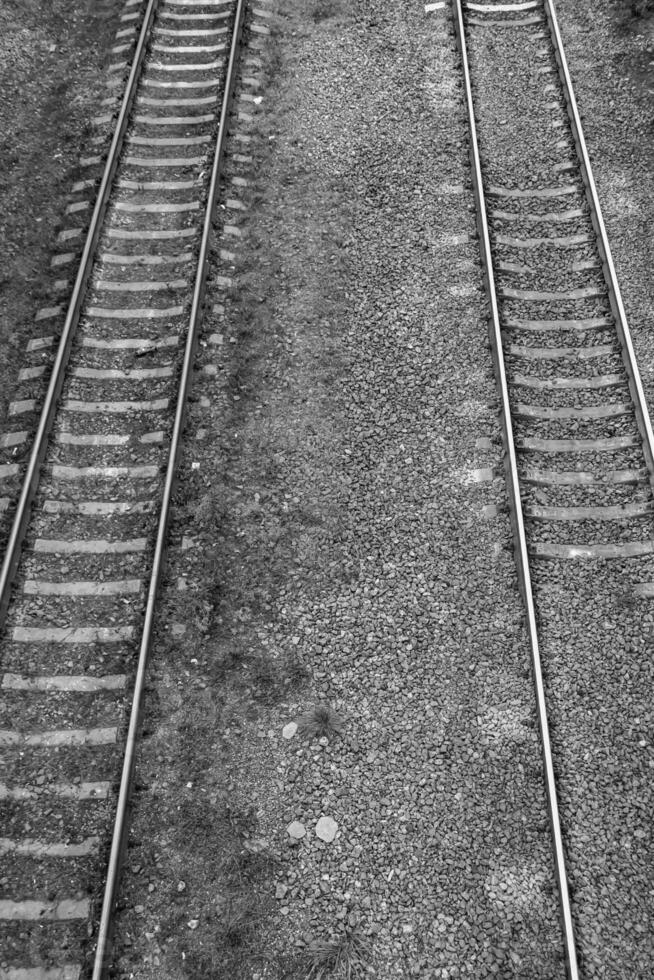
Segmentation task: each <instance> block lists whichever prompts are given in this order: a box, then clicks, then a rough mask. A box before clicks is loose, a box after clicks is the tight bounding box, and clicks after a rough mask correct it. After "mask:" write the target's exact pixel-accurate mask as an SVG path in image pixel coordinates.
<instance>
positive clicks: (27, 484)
mask: <svg viewBox="0 0 654 980" xmlns="http://www.w3.org/2000/svg"><path fill="white" fill-rule="evenodd" d="M158 3H159V0H148V5H147V7H146V10H145V14H144V16H143V22H142V24H141V30H140V33H139V38H138V41H137V44H136V50H135V52H134V58H133V59H132V67H131V69H130V73H129V77H128V79H127V85H126V88H125V93H124V95H123V101H122V103H121V107H120V111H119V113H118V119H117V120H116V126H115V128H114V134H113V138H112V140H111V146H110V147H109V152H108V155H107V160H106V162H105V166H104V172H103V174H102V179H101V181H100V186H99V188H98V194H97V197H96V201H95V207H94V209H93V215H92V217H91V222H90V224H89V230H88V232H87V235H86V241H85V242H84V249H83V251H82V257H81V259H80V265H79V268H78V271H77V276H76V279H75V285H74V287H73V292H72V295H71V297H70V302H69V304H68V310H67V312H66V319H65V321H64V326H63V330H62V334H61V339H60V341H59V346H58V348H57V354H56V357H55V361H54V364H53V367H52V372H51V375H50V382H49V384H48V390H47V392H46V395H45V400H44V402H43V408H42V409H41V416H40V418H39V424H38V428H37V431H36V435H35V437H34V443H33V446H32V452H31V454H30V459H29V462H28V464H27V470H26V472H25V477H24V480H23V485H22V490H21V495H20V498H19V500H18V504H17V507H16V513H15V514H14V519H13V523H12V527H11V532H10V534H9V539H8V542H7V547H6V550H5V554H4V558H3V562H2V569H1V570H0V626H1V625H2V623H3V622H4V619H5V617H6V614H7V608H8V606H9V602H10V599H11V590H12V585H13V581H14V578H15V575H16V570H17V568H18V564H19V562H20V556H21V551H22V546H23V540H24V538H25V533H26V531H27V526H28V524H29V521H30V516H31V512H32V506H33V504H34V498H35V496H36V491H37V489H38V486H39V480H40V477H41V467H42V466H43V461H44V459H45V455H46V452H47V448H48V440H49V438H50V433H51V431H52V424H53V421H54V417H55V413H56V410H57V402H58V400H59V396H60V395H61V390H62V388H63V384H64V376H65V372H66V367H67V365H68V361H69V358H70V351H71V347H72V344H73V340H74V338H75V333H76V330H77V326H78V324H79V318H80V314H81V311H82V306H83V303H84V300H85V298H86V290H87V286H88V281H89V277H90V275H91V272H92V269H93V262H94V259H95V250H96V247H97V244H98V239H99V237H100V232H101V231H102V225H103V222H104V216H105V213H106V210H107V205H108V203H109V196H110V193H111V188H112V184H113V179H114V176H115V173H116V169H117V167H118V161H119V158H120V153H121V150H122V148H123V143H124V139H125V133H126V131H127V126H128V123H129V117H130V113H131V110H132V105H133V103H134V97H135V94H136V86H137V83H138V80H139V76H140V72H141V66H142V64H143V59H144V57H145V51H146V47H147V42H148V38H149V36H150V26H151V24H152V18H153V17H154V13H155V10H156V8H157V6H158Z"/></svg>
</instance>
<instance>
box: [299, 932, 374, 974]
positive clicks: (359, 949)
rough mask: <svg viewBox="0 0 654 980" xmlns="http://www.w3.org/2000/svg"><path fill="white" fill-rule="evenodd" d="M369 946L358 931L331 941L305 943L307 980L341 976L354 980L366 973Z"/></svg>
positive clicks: (346, 933)
mask: <svg viewBox="0 0 654 980" xmlns="http://www.w3.org/2000/svg"><path fill="white" fill-rule="evenodd" d="M369 955H370V947H369V945H368V942H367V940H366V938H365V937H364V936H363V934H362V933H361V932H359V930H358V929H352V930H351V931H346V932H344V933H342V934H341V935H340V936H336V937H334V938H331V939H313V940H311V941H310V942H309V943H307V947H306V950H305V956H306V959H307V968H308V973H307V974H306V980H323V978H325V977H330V976H331V977H341V978H343V980H356V978H357V977H361V976H363V975H364V974H365V973H366V960H367V959H368V957H369Z"/></svg>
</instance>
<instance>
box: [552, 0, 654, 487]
mask: <svg viewBox="0 0 654 980" xmlns="http://www.w3.org/2000/svg"><path fill="white" fill-rule="evenodd" d="M544 3H545V15H546V17H547V22H548V26H549V29H550V34H551V36H552V42H553V45H554V54H555V56H556V63H557V65H558V69H559V77H560V80H561V85H562V87H563V96H564V98H565V104H566V108H567V111H568V118H569V120H570V128H571V130H572V138H573V140H574V143H575V148H576V150H577V156H578V158H579V164H580V168H581V176H582V180H583V182H584V188H585V190H586V197H587V199H588V204H589V207H590V216H591V221H592V223H593V228H594V229H595V234H596V236H597V246H598V249H599V253H600V257H601V259H602V272H603V274H604V279H605V281H606V285H607V287H608V291H609V302H610V304H611V311H612V313H613V316H614V317H615V321H616V328H617V331H618V337H619V339H620V344H621V347H622V360H623V362H624V365H625V368H626V371H627V377H628V379H629V389H630V391H631V397H632V399H633V402H634V408H635V411H636V419H637V422H638V427H639V429H640V434H641V438H642V440H643V453H644V455H645V460H646V462H647V468H648V470H649V478H650V483H651V484H652V488H653V489H654V433H653V432H652V423H651V420H650V417H649V411H648V408H647V401H646V399H645V392H644V390H643V384H642V381H641V378H640V372H639V370H638V365H637V363H636V355H635V354H634V348H633V343H632V340H631V332H630V330H629V326H628V324H627V315H626V313H625V309H624V304H623V302H622V294H621V292H620V286H619V284H618V279H617V276H616V272H615V266H614V264H613V256H612V254H611V247H610V245H609V240H608V236H607V234H606V226H605V224H604V218H603V217H602V208H601V206H600V201H599V195H598V193H597V187H596V185H595V178H594V177H593V171H592V168H591V165H590V157H589V155H588V149H587V147H586V140H585V138H584V134H583V130H582V128H581V117H580V115H579V110H578V108H577V100H576V99H575V94H574V91H573V89H572V79H571V77H570V72H569V70H568V62H567V60H566V57H565V52H564V50H563V42H562V40H561V32H560V31H559V23H558V20H557V16H556V10H555V8H554V2H553V0H544Z"/></svg>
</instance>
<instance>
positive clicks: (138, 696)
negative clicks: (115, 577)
mask: <svg viewBox="0 0 654 980" xmlns="http://www.w3.org/2000/svg"><path fill="white" fill-rule="evenodd" d="M245 3H246V0H238V2H237V7H236V13H235V19H234V28H233V32H232V42H231V49H230V54H229V61H228V65H227V74H226V77H225V88H224V92H223V99H222V107H221V113H220V122H219V124H218V134H217V138H216V144H215V151H214V159H213V166H212V170H211V182H210V185H209V194H208V198H207V205H206V212H205V217H204V224H203V228H202V238H201V241H200V250H199V254H198V265H197V272H196V277H195V284H194V288H193V299H192V302H191V312H190V315H189V324H188V332H187V336H186V345H185V349H184V361H183V364H182V372H181V378H180V386H179V392H178V396H177V405H176V409H175V422H174V426H173V432H172V436H171V442H170V450H169V455H168V464H167V467H166V478H165V482H164V490H163V497H162V503H161V511H160V514H159V522H158V527H157V538H156V543H155V549H154V557H153V561H152V572H151V575H150V584H149V587H148V596H147V604H146V609H145V618H144V624H143V630H142V633H141V645H140V648H139V656H138V664H137V669H136V681H135V685H134V693H133V697H132V707H131V712H130V719H129V728H128V733H127V740H126V744H125V756H124V759H123V769H122V774H121V781H120V791H119V795H118V802H117V805H116V819H115V823H114V832H113V838H112V843H111V852H110V855H109V864H108V870H107V878H106V883H105V890H104V898H103V903H102V913H101V917H100V926H99V929H98V940H97V944H96V950H95V958H94V964H93V975H92V976H93V980H105V978H106V977H107V975H108V971H109V969H110V966H111V963H110V962H109V960H110V956H111V945H112V939H113V911H114V906H115V902H116V898H117V893H118V883H119V879H120V872H121V869H122V863H123V857H124V853H125V848H126V844H127V830H128V821H127V818H128V810H129V805H130V799H131V794H132V784H133V780H134V768H135V761H136V742H137V738H138V731H139V727H140V721H141V708H142V702H143V691H144V687H145V675H146V670H147V665H148V660H149V654H150V647H151V644H152V632H153V627H154V615H155V607H156V602H157V596H158V592H159V585H160V581H161V575H162V572H163V567H164V561H165V551H166V538H167V532H168V521H169V518H170V507H171V500H172V494H173V488H174V484H175V478H176V470H177V461H178V457H179V453H180V449H181V440H182V432H183V428H184V419H185V415H186V403H187V397H188V393H189V390H190V386H191V380H192V374H193V364H194V360H195V352H196V349H197V344H198V335H199V328H200V323H201V319H202V305H203V300H204V292H205V287H206V278H207V262H208V257H209V248H210V244H211V237H212V230H213V213H214V208H215V205H216V199H217V196H218V185H219V182H220V177H221V172H222V158H223V152H224V147H225V140H226V135H227V125H228V117H229V113H230V108H231V103H232V95H233V90H234V84H235V79H236V68H237V65H238V50H239V45H240V42H241V35H242V32H243V19H244V13H245Z"/></svg>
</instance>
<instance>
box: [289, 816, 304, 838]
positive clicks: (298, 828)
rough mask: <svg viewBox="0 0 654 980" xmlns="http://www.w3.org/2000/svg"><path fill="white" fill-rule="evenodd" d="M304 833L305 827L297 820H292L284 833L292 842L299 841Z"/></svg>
mask: <svg viewBox="0 0 654 980" xmlns="http://www.w3.org/2000/svg"><path fill="white" fill-rule="evenodd" d="M306 832H307V829H306V827H305V826H304V824H303V823H300V821H299V820H293V821H292V823H289V825H288V827H287V828H286V833H287V834H288V836H289V837H292V838H293V840H301V839H302V838H303V837H304V835H305V834H306Z"/></svg>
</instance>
